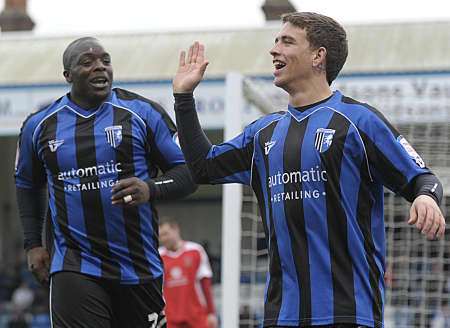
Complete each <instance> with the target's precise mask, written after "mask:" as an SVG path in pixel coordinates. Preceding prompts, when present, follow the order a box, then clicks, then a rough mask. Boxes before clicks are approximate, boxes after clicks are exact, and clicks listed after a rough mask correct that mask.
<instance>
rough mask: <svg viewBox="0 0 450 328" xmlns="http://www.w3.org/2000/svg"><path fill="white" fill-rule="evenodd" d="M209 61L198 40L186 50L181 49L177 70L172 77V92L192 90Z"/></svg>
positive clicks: (203, 47)
mask: <svg viewBox="0 0 450 328" xmlns="http://www.w3.org/2000/svg"><path fill="white" fill-rule="evenodd" d="M208 64H209V62H208V60H206V59H205V46H204V45H203V44H201V43H199V42H198V41H196V42H194V44H192V45H191V46H190V47H189V51H188V54H187V60H186V52H185V51H181V53H180V60H179V63H178V70H177V73H176V75H175V77H174V79H173V92H174V93H186V92H193V91H194V89H195V88H196V87H197V85H198V84H199V83H200V81H201V80H202V78H203V75H204V74H205V70H206V66H208Z"/></svg>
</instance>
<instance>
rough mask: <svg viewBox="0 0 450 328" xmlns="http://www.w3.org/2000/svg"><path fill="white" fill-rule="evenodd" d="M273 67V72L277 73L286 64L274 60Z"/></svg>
mask: <svg viewBox="0 0 450 328" xmlns="http://www.w3.org/2000/svg"><path fill="white" fill-rule="evenodd" d="M273 66H274V67H275V72H278V71H280V70H282V69H283V68H284V67H285V66H286V63H285V62H282V61H281V60H274V61H273Z"/></svg>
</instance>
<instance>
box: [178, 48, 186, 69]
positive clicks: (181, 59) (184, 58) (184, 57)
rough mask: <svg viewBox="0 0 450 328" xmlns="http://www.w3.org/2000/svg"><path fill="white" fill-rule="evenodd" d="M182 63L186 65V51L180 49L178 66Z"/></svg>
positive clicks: (181, 65)
mask: <svg viewBox="0 0 450 328" xmlns="http://www.w3.org/2000/svg"><path fill="white" fill-rule="evenodd" d="M184 65H186V51H184V50H182V51H181V52H180V59H179V61H178V66H179V67H183V66H184Z"/></svg>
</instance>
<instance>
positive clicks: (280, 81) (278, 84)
mask: <svg viewBox="0 0 450 328" xmlns="http://www.w3.org/2000/svg"><path fill="white" fill-rule="evenodd" d="M273 84H274V85H275V86H276V87H279V88H282V87H283V86H284V81H283V79H281V78H280V77H277V76H275V78H274V79H273Z"/></svg>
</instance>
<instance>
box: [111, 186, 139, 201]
mask: <svg viewBox="0 0 450 328" xmlns="http://www.w3.org/2000/svg"><path fill="white" fill-rule="evenodd" d="M137 191H138V190H137V188H136V186H134V185H133V186H130V187H127V188H124V189H122V190H120V191H118V192H116V193H114V194H113V195H112V196H111V201H112V203H113V204H117V203H129V202H130V201H131V199H129V197H128V198H127V199H124V198H125V197H127V196H131V197H132V198H136V193H137Z"/></svg>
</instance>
